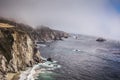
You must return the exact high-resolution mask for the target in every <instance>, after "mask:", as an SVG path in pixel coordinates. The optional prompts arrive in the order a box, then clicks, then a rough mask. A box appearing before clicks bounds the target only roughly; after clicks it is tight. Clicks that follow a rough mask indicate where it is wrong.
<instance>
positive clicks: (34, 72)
mask: <svg viewBox="0 0 120 80" xmlns="http://www.w3.org/2000/svg"><path fill="white" fill-rule="evenodd" d="M57 68H61V66H60V65H58V64H57V61H53V62H50V61H46V62H45V63H39V64H37V65H34V66H33V68H29V69H28V70H26V71H24V72H23V73H22V74H21V75H20V79H19V80H35V78H37V76H38V74H39V73H45V72H46V71H49V72H50V71H53V70H55V69H57Z"/></svg>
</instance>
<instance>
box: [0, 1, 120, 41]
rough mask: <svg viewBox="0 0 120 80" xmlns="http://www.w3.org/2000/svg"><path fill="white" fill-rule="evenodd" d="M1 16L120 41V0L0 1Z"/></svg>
mask: <svg viewBox="0 0 120 80" xmlns="http://www.w3.org/2000/svg"><path fill="white" fill-rule="evenodd" d="M0 16H2V17H7V18H12V19H14V20H17V21H19V22H23V23H26V24H29V25H32V26H33V27H35V26H38V25H46V26H49V27H51V28H54V29H59V30H63V31H66V32H72V33H79V34H87V35H92V36H102V37H106V38H111V39H117V40H120V29H119V28H120V0H0Z"/></svg>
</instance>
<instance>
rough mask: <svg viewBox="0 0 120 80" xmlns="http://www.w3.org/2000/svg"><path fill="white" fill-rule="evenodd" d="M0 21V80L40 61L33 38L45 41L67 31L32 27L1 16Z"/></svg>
mask: <svg viewBox="0 0 120 80" xmlns="http://www.w3.org/2000/svg"><path fill="white" fill-rule="evenodd" d="M0 23H2V25H0V65H1V66H0V80H8V79H6V77H7V75H11V74H9V73H13V74H12V75H13V76H14V77H13V78H16V75H17V76H18V75H19V74H18V73H19V72H20V71H23V70H25V69H26V67H32V66H33V65H34V64H38V63H41V62H42V59H41V55H40V52H39V50H37V48H36V45H35V43H34V42H35V40H37V41H43V42H46V41H50V40H61V39H62V37H64V38H67V37H68V34H67V33H65V32H63V31H57V30H52V29H50V28H48V27H40V28H37V29H33V28H32V27H30V26H28V25H25V24H22V23H17V22H14V21H10V20H7V19H3V18H1V19H0ZM3 24H4V25H3ZM6 25H7V26H6ZM11 26H12V27H11ZM13 80H14V79H13Z"/></svg>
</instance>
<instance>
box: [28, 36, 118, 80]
mask: <svg viewBox="0 0 120 80" xmlns="http://www.w3.org/2000/svg"><path fill="white" fill-rule="evenodd" d="M77 36H78V37H77V39H76V38H74V36H73V35H72V36H71V37H69V38H67V39H63V40H62V41H54V42H51V43H46V44H45V46H39V50H40V52H41V55H42V56H43V57H45V58H52V60H53V62H47V63H46V64H47V66H45V65H44V66H43V65H42V68H41V69H42V71H40V73H38V74H37V78H36V79H35V80H120V43H119V41H114V40H106V41H104V42H97V41H96V39H97V38H96V37H90V36H83V35H77ZM50 66H51V67H50ZM39 67H41V66H40V65H39ZM30 80H32V79H30Z"/></svg>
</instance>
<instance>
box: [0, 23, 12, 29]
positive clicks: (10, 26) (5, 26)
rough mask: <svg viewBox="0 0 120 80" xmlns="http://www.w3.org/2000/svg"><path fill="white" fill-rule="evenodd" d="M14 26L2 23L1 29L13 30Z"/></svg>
mask: <svg viewBox="0 0 120 80" xmlns="http://www.w3.org/2000/svg"><path fill="white" fill-rule="evenodd" d="M12 27H14V26H12V25H10V24H7V23H0V28H12Z"/></svg>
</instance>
